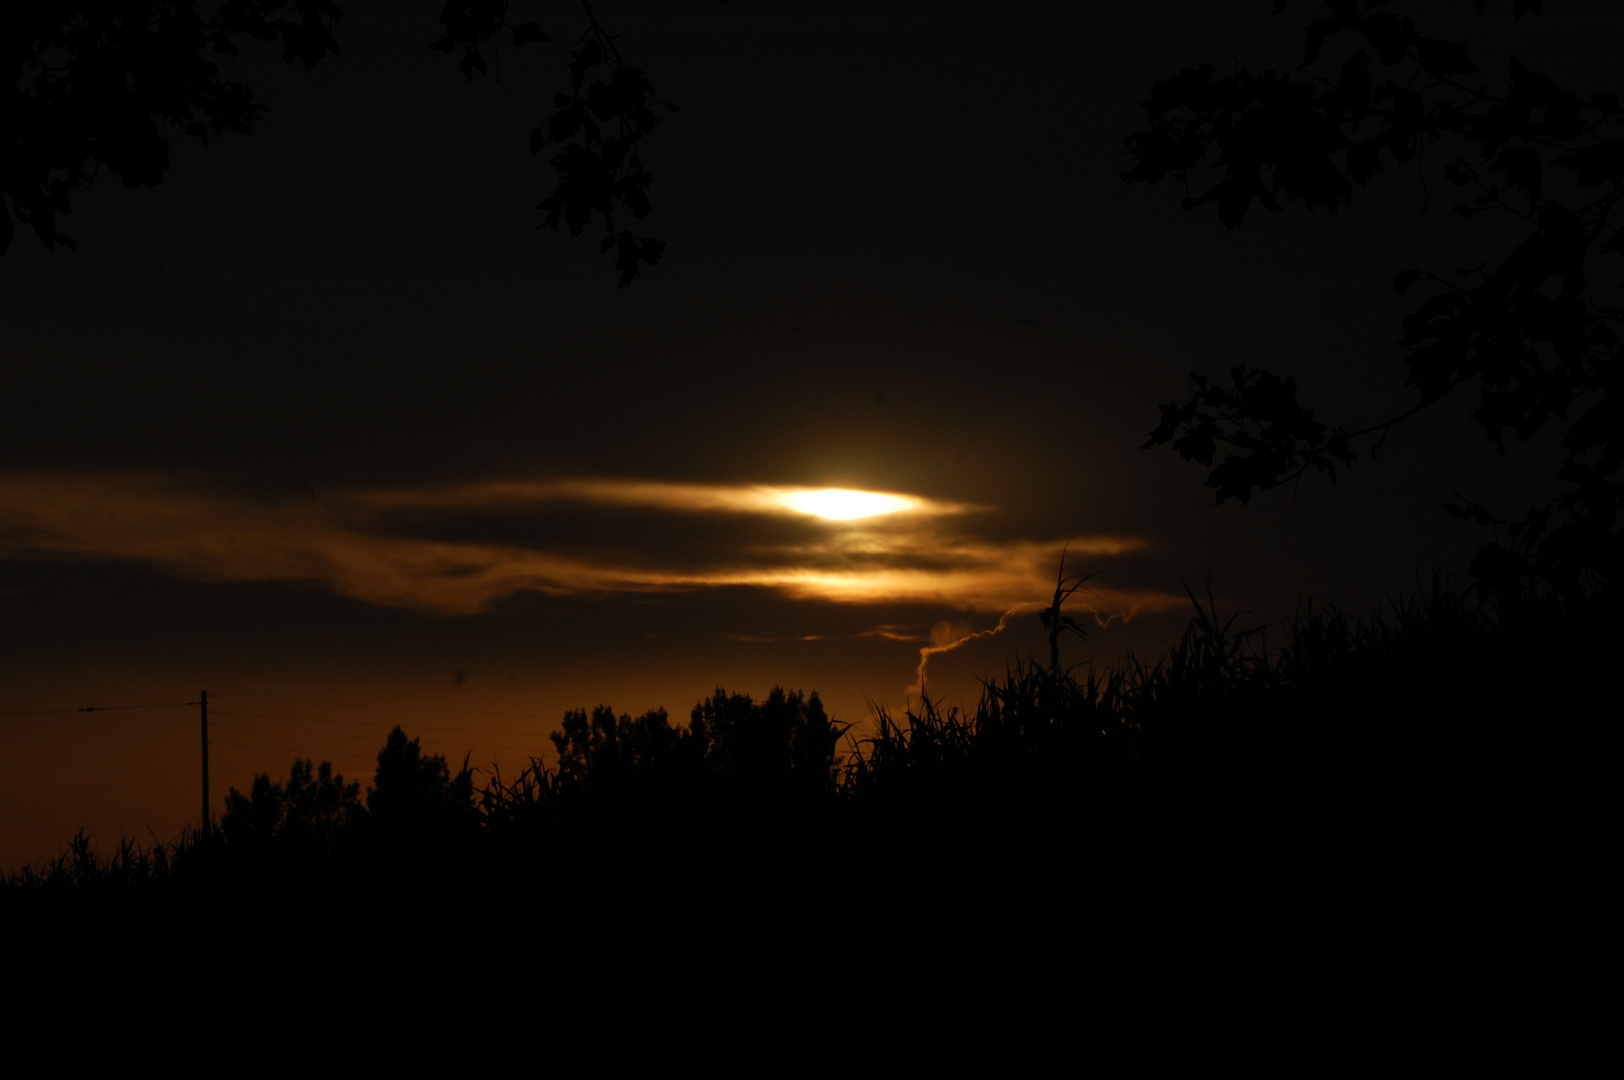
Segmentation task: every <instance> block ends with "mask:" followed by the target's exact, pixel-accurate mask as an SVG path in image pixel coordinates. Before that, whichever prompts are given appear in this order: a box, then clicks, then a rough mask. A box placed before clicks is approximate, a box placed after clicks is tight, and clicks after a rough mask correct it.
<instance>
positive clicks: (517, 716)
mask: <svg viewBox="0 0 1624 1080" xmlns="http://www.w3.org/2000/svg"><path fill="white" fill-rule="evenodd" d="M215 700H216V701H220V700H232V701H263V702H267V703H269V704H273V705H314V706H316V707H317V708H323V709H382V710H384V711H385V712H420V713H438V714H440V715H442V716H501V717H507V718H509V719H513V720H541V721H546V720H547V719H548V718H547V717H545V716H543V715H541V714H540V713H521V712H494V711H491V710H489V709H435V708H430V707H428V706H425V705H374V704H370V703H368V702H343V701H309V700H298V699H294V698H269V697H252V696H248V697H244V696H240V695H230V696H229V698H221V697H219V696H216V698H215ZM194 704H195V703H194Z"/></svg>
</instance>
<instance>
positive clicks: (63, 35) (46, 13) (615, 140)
mask: <svg viewBox="0 0 1624 1080" xmlns="http://www.w3.org/2000/svg"><path fill="white" fill-rule="evenodd" d="M509 6H510V5H509V3H508V0H446V3H445V5H444V7H443V8H442V9H441V12H440V19H439V23H440V30H441V36H440V37H439V38H438V39H437V40H435V41H433V42H430V43H429V44H428V47H429V48H431V49H435V50H438V51H441V52H447V53H457V54H459V67H460V68H461V70H462V72H463V74H464V75H465V76H467V77H468V78H469V79H472V78H473V77H474V76H475V74H480V75H483V74H484V73H485V71H486V63H485V51H486V50H487V49H495V48H497V47H498V46H499V43H500V42H501V41H502V40H503V39H506V40H507V41H509V42H511V44H512V45H513V46H514V47H519V46H523V45H525V44H528V43H532V42H545V41H547V40H548V38H547V35H546V34H544V33H543V32H542V30H541V27H539V26H538V25H537V24H536V23H534V22H515V21H512V20H511V19H510V18H509ZM580 6H581V11H582V13H583V14H584V16H585V19H586V28H585V30H584V31H583V32H582V33H581V35H580V36H579V37H578V38H577V39H576V40H575V43H574V44H573V45H572V46H571V47H570V52H569V83H568V88H567V89H566V90H564V91H561V92H559V93H557V94H555V95H554V98H553V110H552V112H551V113H550V114H549V115H548V116H547V117H545V118H544V119H543V121H542V123H541V125H540V126H539V127H537V128H536V129H535V131H534V132H533V133H532V134H531V137H530V147H531V151H532V152H533V153H541V152H542V151H543V150H545V149H547V148H552V149H553V150H554V151H555V153H554V154H553V156H552V157H551V158H550V159H549V160H550V163H551V165H552V166H553V170H554V172H555V174H556V178H557V182H556V184H555V185H554V187H553V189H552V191H550V192H549V193H548V194H547V195H546V197H545V198H544V199H543V200H542V201H541V203H540V204H538V207H537V208H538V209H540V210H542V211H543V212H544V219H543V221H544V224H546V225H547V226H548V227H550V228H554V229H556V228H558V227H559V226H560V225H562V226H564V227H565V228H567V229H568V230H569V232H570V234H571V235H572V236H578V235H580V233H581V232H582V231H583V230H584V229H585V228H586V227H587V226H588V225H590V224H591V223H592V221H593V220H594V219H596V220H597V221H599V222H600V223H601V224H602V226H603V230H604V239H603V250H604V251H606V252H613V253H614V256H615V268H616V269H617V270H618V271H619V273H620V284H621V285H622V286H624V285H627V284H629V283H630V282H631V281H632V280H633V279H634V278H636V277H637V275H638V272H639V269H640V267H641V266H642V265H644V264H647V265H653V264H655V263H658V262H659V261H660V256H661V254H662V252H663V251H664V247H665V245H664V242H663V241H660V240H655V239H652V238H649V237H640V236H637V235H635V234H634V233H633V232H632V231H631V230H630V229H628V228H626V227H625V222H624V217H625V216H627V215H629V216H630V217H632V218H635V219H639V220H640V219H642V218H643V217H645V216H647V214H648V213H649V210H650V204H649V200H648V189H649V185H650V183H651V182H652V179H653V178H652V176H651V175H650V174H649V172H648V170H647V168H645V166H644V164H643V160H642V157H641V154H640V151H639V147H640V145H641V142H642V139H643V138H644V136H646V135H649V134H650V133H652V132H653V131H654V129H655V128H656V127H657V126H658V114H657V110H658V109H660V108H664V109H666V110H668V111H674V110H675V108H676V107H675V106H674V105H671V104H669V103H662V102H658V101H656V99H655V97H654V87H653V86H652V85H651V84H650V83H649V81H648V79H647V78H646V77H645V76H644V74H643V72H642V71H640V70H639V69H637V68H635V67H632V66H631V65H630V64H628V63H627V62H626V60H625V58H624V57H623V56H622V55H621V53H620V50H619V49H618V48H617V47H616V45H615V41H614V35H612V34H610V33H609V32H608V31H607V30H605V29H604V27H603V25H602V24H601V23H599V21H598V19H597V16H596V14H595V13H594V12H593V9H592V4H591V2H590V0H580ZM341 17H342V10H341V8H340V6H339V4H338V2H337V0H224V2H221V3H218V4H205V3H202V2H200V0H41V2H31V3H27V4H13V5H10V6H9V8H8V10H7V13H6V15H5V16H4V17H0V65H3V70H4V71H5V73H6V78H5V79H4V82H3V88H0V193H3V194H4V197H5V200H9V203H10V205H9V208H8V207H5V206H0V254H3V253H4V252H5V250H6V248H7V247H8V246H9V245H10V242H11V238H12V235H13V232H14V226H13V224H12V219H13V217H15V219H16V220H17V221H18V222H21V223H22V224H25V225H29V226H32V227H33V229H34V231H35V233H36V234H37V235H38V236H39V238H40V241H41V242H42V243H44V244H45V246H46V247H48V248H54V247H56V246H57V245H58V244H61V245H62V246H64V247H68V248H72V247H73V246H74V242H73V240H72V238H71V237H68V236H66V235H64V234H63V233H62V232H60V231H59V229H58V223H57V219H58V218H59V217H61V216H64V215H66V214H68V213H69V212H70V205H69V196H70V195H71V194H72V193H73V192H74V191H75V190H77V189H78V188H81V187H83V186H84V185H86V184H88V183H89V182H90V181H91V180H93V179H94V178H95V177H96V176H97V174H98V173H99V172H100V171H101V170H102V169H103V168H105V169H107V170H108V171H109V172H111V173H112V174H113V175H114V176H116V177H118V179H120V180H122V181H123V182H124V184H125V185H126V186H129V187H137V186H147V187H151V186H155V185H157V184H159V183H160V182H162V180H163V178H164V175H165V173H167V172H168V170H169V137H168V135H167V134H166V131H170V130H177V131H179V132H180V133H182V134H184V135H185V136H187V137H190V138H195V139H197V140H198V141H199V142H201V143H203V145H205V146H207V145H208V142H209V137H210V136H211V135H216V136H217V135H221V134H224V133H226V132H228V131H229V132H237V133H240V134H247V133H248V132H250V131H252V130H253V127H254V124H255V123H256V122H257V121H258V120H259V118H260V117H261V116H262V115H263V114H264V112H265V107H264V106H263V105H261V104H259V103H258V102H257V101H256V100H255V97H254V91H253V90H252V88H251V87H249V86H248V85H247V84H246V83H242V82H233V81H227V80H225V79H224V78H223V77H222V76H221V73H220V67H219V60H221V59H225V58H229V57H234V56H236V55H238V52H239V48H240V46H241V44H242V43H243V42H244V41H245V40H251V41H266V42H271V41H276V42H280V43H281V46H282V59H283V61H285V62H288V63H292V62H295V61H297V62H299V63H302V64H303V65H304V66H305V69H306V70H309V69H310V68H312V67H314V66H315V65H316V64H318V63H319V62H321V60H323V59H324V58H325V57H327V56H328V55H329V54H330V55H333V56H337V55H338V51H339V49H338V41H337V39H336V38H334V36H333V29H334V27H335V25H336V24H337V23H338V21H339V20H340V18H341Z"/></svg>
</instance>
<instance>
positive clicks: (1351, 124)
mask: <svg viewBox="0 0 1624 1080" xmlns="http://www.w3.org/2000/svg"><path fill="white" fill-rule="evenodd" d="M1472 2H1473V6H1474V7H1475V8H1476V9H1477V11H1478V16H1479V17H1480V18H1481V17H1487V16H1485V14H1484V7H1485V3H1484V0H1472ZM1286 6H1287V4H1286V2H1285V0H1277V3H1276V6H1275V10H1276V14H1279V13H1280V12H1282V11H1283V10H1285V8H1286ZM1542 6H1543V3H1542V0H1515V2H1514V3H1513V5H1512V12H1511V13H1512V16H1513V17H1514V18H1516V19H1521V18H1522V17H1523V16H1525V15H1527V14H1530V13H1533V14H1537V13H1538V12H1539V10H1540V9H1541V7H1542ZM1323 7H1324V11H1323V13H1322V14H1318V15H1315V16H1313V17H1312V18H1310V19H1309V20H1308V23H1307V25H1306V27H1305V32H1304V49H1303V56H1302V62H1301V64H1300V65H1299V66H1298V67H1297V68H1296V69H1294V70H1292V71H1287V72H1284V73H1281V72H1275V71H1267V70H1265V71H1262V72H1254V71H1249V70H1243V71H1239V72H1236V73H1234V74H1230V75H1226V76H1223V77H1218V76H1216V74H1215V73H1214V70H1213V68H1212V67H1210V66H1207V65H1203V66H1201V67H1199V68H1194V69H1187V70H1185V71H1182V72H1180V73H1178V74H1177V75H1175V76H1173V77H1172V78H1170V79H1167V80H1165V81H1162V82H1159V83H1157V84H1156V85H1155V86H1154V87H1153V88H1152V90H1151V96H1150V99H1149V100H1148V101H1146V102H1145V103H1144V108H1145V116H1146V127H1145V129H1144V130H1142V131H1140V132H1137V133H1135V134H1133V135H1131V136H1130V137H1129V138H1128V140H1127V144H1126V149H1127V152H1128V154H1129V155H1130V156H1131V157H1132V159H1133V161H1134V164H1133V167H1132V168H1130V169H1128V170H1127V171H1126V172H1124V173H1123V178H1124V179H1125V180H1127V181H1128V182H1130V183H1135V182H1143V183H1148V184H1154V183H1157V182H1159V181H1161V180H1164V179H1171V180H1173V181H1174V182H1176V183H1178V184H1181V185H1183V186H1184V187H1185V190H1186V196H1185V198H1184V200H1183V206H1184V208H1185V209H1186V210H1193V209H1197V208H1200V207H1204V206H1208V205H1214V206H1216V208H1217V211H1218V218H1219V220H1220V221H1221V222H1222V223H1223V224H1225V225H1226V226H1228V227H1230V228H1236V227H1239V226H1240V225H1241V224H1242V223H1243V222H1244V221H1245V219H1246V217H1247V214H1248V213H1249V211H1250V210H1251V207H1252V206H1253V204H1254V203H1255V204H1257V205H1260V206H1262V207H1263V208H1264V209H1266V210H1271V211H1278V210H1282V209H1284V208H1286V207H1287V206H1290V205H1293V204H1295V205H1297V206H1300V207H1301V208H1303V209H1305V210H1310V211H1313V210H1324V211H1325V212H1327V213H1328V214H1335V213H1336V212H1337V211H1338V210H1339V209H1341V208H1343V207H1346V206H1349V205H1351V204H1352V201H1353V193H1354V189H1355V188H1356V187H1364V186H1366V185H1369V184H1371V183H1373V182H1375V181H1376V179H1377V178H1378V177H1379V176H1380V175H1381V174H1383V173H1386V172H1388V171H1389V170H1392V169H1395V168H1399V167H1413V168H1416V169H1420V168H1422V166H1423V164H1424V159H1425V158H1426V156H1427V154H1428V153H1429V151H1430V152H1438V153H1443V154H1447V155H1449V161H1448V164H1447V165H1446V166H1445V168H1444V169H1443V170H1442V177H1443V180H1444V181H1445V182H1446V183H1447V184H1448V185H1449V186H1450V187H1451V188H1452V189H1454V190H1455V192H1456V193H1457V196H1456V198H1457V201H1456V202H1455V204H1454V208H1455V210H1456V212H1457V213H1459V214H1461V215H1462V216H1463V217H1466V218H1478V217H1482V216H1485V215H1496V216H1500V217H1503V218H1506V219H1508V220H1511V221H1513V222H1515V223H1517V224H1518V225H1519V226H1520V228H1521V229H1522V231H1523V235H1522V238H1521V239H1520V240H1518V241H1517V242H1516V243H1515V245H1514V246H1512V248H1511V249H1510V250H1509V251H1507V252H1506V253H1505V254H1504V255H1503V256H1502V257H1501V258H1500V259H1499V260H1498V261H1491V262H1488V263H1485V264H1483V265H1480V266H1475V267H1467V268H1460V269H1457V270H1456V271H1455V272H1454V273H1452V274H1440V273H1436V272H1432V271H1422V270H1410V271H1406V272H1404V273H1401V274H1399V275H1398V277H1397V279H1396V280H1395V282H1394V287H1395V289H1397V290H1398V291H1399V292H1400V293H1407V292H1409V291H1410V290H1412V289H1415V288H1416V287H1418V286H1420V287H1422V288H1423V289H1424V290H1425V296H1424V297H1423V299H1422V300H1421V302H1420V303H1419V305H1418V306H1417V307H1416V308H1415V309H1414V310H1413V311H1411V312H1410V314H1409V315H1407V316H1406V317H1405V319H1404V322H1403V332H1402V335H1401V336H1400V338H1399V344H1400V345H1401V347H1402V348H1403V350H1404V362H1405V365H1406V368H1407V379H1406V385H1407V386H1408V387H1410V388H1411V389H1412V390H1413V391H1414V393H1415V395H1416V403H1415V405H1414V406H1412V407H1411V408H1409V409H1406V410H1404V411H1403V412H1401V413H1400V414H1398V415H1396V416H1393V417H1390V418H1387V419H1385V420H1382V421H1380V422H1378V423H1374V424H1370V425H1367V426H1364V427H1361V428H1357V429H1355V430H1349V429H1347V428H1345V427H1341V426H1333V425H1329V424H1326V423H1325V422H1323V421H1321V420H1320V419H1318V418H1317V416H1316V414H1315V412H1314V410H1313V409H1310V408H1307V407H1305V406H1303V405H1302V404H1301V403H1300V402H1299V401H1298V399H1297V388H1296V384H1295V382H1294V381H1293V380H1292V379H1290V378H1286V377H1281V376H1278V375H1274V374H1270V373H1268V372H1264V371H1258V370H1254V369H1251V368H1247V367H1244V366H1241V367H1237V368H1235V369H1234V370H1233V371H1232V372H1230V377H1229V384H1230V385H1228V386H1224V385H1219V384H1217V383H1214V382H1210V381H1209V380H1208V379H1206V378H1205V377H1203V376H1200V375H1192V378H1193V379H1194V381H1195V393H1194V394H1193V395H1192V396H1191V397H1190V398H1189V399H1188V400H1186V401H1184V402H1182V403H1181V402H1178V401H1174V402H1170V403H1168V404H1167V405H1164V406H1162V411H1161V422H1160V423H1159V424H1158V425H1157V427H1156V428H1155V430H1154V431H1152V432H1151V433H1150V437H1149V439H1148V441H1147V442H1146V443H1145V446H1146V447H1147V448H1148V447H1152V446H1158V445H1164V444H1168V443H1171V444H1172V446H1173V448H1174V449H1175V450H1176V451H1178V452H1179V453H1180V454H1181V455H1182V456H1183V457H1184V459H1185V460H1186V461H1195V462H1198V463H1199V464H1201V465H1203V466H1206V467H1208V468H1209V469H1210V470H1211V472H1210V473H1209V475H1208V478H1207V481H1206V483H1207V486H1209V487H1212V488H1214V489H1215V490H1216V495H1217V501H1218V502H1219V503H1222V502H1223V501H1225V500H1226V499H1229V498H1236V499H1238V500H1240V501H1241V502H1243V503H1244V502H1246V501H1247V499H1248V498H1249V497H1250V496H1251V494H1252V493H1253V492H1256V491H1265V490H1268V489H1270V488H1272V487H1276V486H1279V485H1280V484H1283V483H1288V482H1295V481H1296V480H1298V479H1300V478H1301V477H1302V476H1303V475H1304V474H1305V473H1307V472H1309V471H1315V472H1319V473H1323V474H1325V475H1327V476H1328V477H1330V478H1331V480H1332V481H1333V482H1334V480H1335V477H1336V471H1337V469H1338V468H1347V467H1349V466H1351V465H1352V464H1353V463H1354V461H1355V460H1357V458H1358V456H1359V451H1358V450H1357V446H1358V444H1359V443H1360V441H1361V440H1371V442H1372V450H1373V449H1374V447H1375V446H1379V444H1380V440H1381V439H1382V438H1383V437H1385V435H1386V434H1387V432H1388V431H1390V430H1391V429H1392V428H1393V427H1394V426H1395V425H1397V424H1399V423H1401V422H1403V421H1405V420H1407V419H1408V418H1410V417H1412V416H1414V415H1416V414H1418V413H1420V412H1421V411H1423V410H1424V409H1426V408H1427V407H1428V406H1431V405H1433V404H1434V403H1436V402H1438V401H1440V400H1442V399H1443V398H1445V397H1446V396H1448V395H1449V394H1451V393H1452V392H1453V391H1455V390H1456V389H1458V388H1460V387H1462V386H1468V385H1475V386H1476V387H1477V391H1478V401H1477V408H1476V409H1475V411H1474V412H1473V413H1472V417H1473V419H1474V420H1476V421H1477V422H1478V424H1479V425H1481V426H1482V428H1483V429H1484V431H1485V433H1486V434H1487V435H1488V437H1489V439H1490V440H1491V442H1492V443H1493V444H1494V446H1495V447H1496V448H1497V449H1498V450H1500V452H1502V453H1503V452H1504V450H1505V436H1506V434H1507V433H1510V434H1512V435H1514V436H1515V437H1516V438H1518V439H1519V440H1527V439H1529V438H1530V437H1532V436H1533V435H1534V434H1535V433H1536V432H1538V431H1540V430H1541V429H1543V428H1544V427H1545V426H1546V425H1547V424H1549V423H1558V424H1563V425H1565V433H1564V437H1563V451H1564V460H1563V462H1562V464H1561V466H1560V467H1559V468H1558V470H1557V472H1556V478H1557V479H1558V480H1559V481H1561V482H1562V484H1563V485H1564V486H1565V488H1566V490H1565V491H1564V493H1563V494H1561V495H1560V496H1558V497H1557V498H1555V499H1553V500H1551V501H1549V502H1547V503H1543V504H1540V505H1537V506H1534V507H1532V508H1530V509H1529V510H1528V511H1527V512H1526V513H1525V514H1524V515H1523V516H1522V517H1521V518H1520V519H1518V520H1516V521H1511V522H1506V521H1503V520H1500V519H1498V518H1496V517H1495V516H1494V515H1493V514H1492V513H1491V512H1490V511H1489V510H1488V509H1487V508H1485V507H1483V506H1481V505H1479V504H1476V503H1467V504H1465V505H1461V506H1453V507H1450V508H1449V510H1450V512H1451V513H1453V514H1455V515H1456V516H1460V517H1471V518H1474V519H1476V520H1478V521H1480V522H1483V523H1484V524H1486V525H1495V526H1500V525H1504V526H1506V528H1507V539H1508V540H1509V544H1503V543H1501V541H1500V539H1499V538H1497V539H1496V540H1495V541H1494V542H1492V543H1488V544H1485V545H1483V546H1482V547H1481V548H1480V549H1479V551H1478V555H1477V557H1476V558H1475V559H1474V561H1473V565H1472V572H1473V574H1474V576H1476V577H1477V578H1478V580H1479V582H1480V583H1482V584H1483V585H1485V586H1486V587H1488V588H1490V589H1491V590H1493V591H1496V592H1498V593H1500V594H1501V595H1506V596H1509V595H1512V594H1514V593H1517V592H1519V591H1525V590H1527V589H1528V588H1530V587H1534V588H1540V589H1544V590H1547V591H1551V592H1554V594H1555V595H1557V596H1558V597H1560V598H1562V599H1564V600H1566V601H1570V602H1580V601H1583V600H1584V599H1585V598H1587V597H1594V596H1595V595H1597V594H1598V593H1600V592H1609V593H1616V591H1617V590H1618V589H1619V587H1620V579H1621V573H1624V558H1621V543H1620V525H1621V523H1624V411H1621V410H1624V405H1621V402H1624V363H1621V351H1620V350H1621V344H1620V337H1619V331H1620V323H1621V320H1624V308H1621V307H1620V305H1619V303H1618V296H1619V293H1618V287H1619V285H1620V284H1621V283H1624V275H1621V274H1620V270H1621V268H1624V264H1621V262H1620V256H1624V234H1621V232H1620V227H1621V222H1620V214H1619V205H1620V202H1621V200H1624V104H1621V100H1620V96H1619V95H1618V94H1616V93H1590V94H1583V93H1579V92H1577V91H1574V90H1572V89H1569V88H1566V87H1563V86H1561V85H1559V84H1558V83H1557V82H1556V81H1554V80H1553V79H1552V78H1550V77H1549V76H1547V75H1545V74H1542V73H1540V72H1536V71H1532V70H1529V69H1528V68H1525V67H1523V66H1522V65H1521V64H1519V63H1518V62H1517V61H1516V60H1515V59H1512V60H1510V62H1509V64H1508V66H1507V71H1506V73H1505V75H1504V77H1503V78H1493V77H1491V76H1490V75H1489V74H1487V73H1485V72H1484V70H1483V69H1481V68H1480V67H1479V66H1478V65H1477V64H1476V63H1474V61H1473V59H1472V56H1471V52H1470V49H1469V48H1468V46H1467V44H1466V43H1464V42H1460V41H1448V40H1443V39H1440V38H1435V37H1429V36H1426V35H1425V34H1423V33H1422V32H1421V30H1420V28H1419V27H1418V26H1417V24H1416V22H1415V20H1414V19H1412V18H1411V17H1410V16H1409V15H1407V14H1403V13H1402V12H1400V11H1396V10H1391V9H1394V8H1398V7H1400V5H1399V4H1396V3H1394V2H1392V0H1324V3H1323ZM1220 454H1222V458H1221V459H1220V457H1219V455H1220Z"/></svg>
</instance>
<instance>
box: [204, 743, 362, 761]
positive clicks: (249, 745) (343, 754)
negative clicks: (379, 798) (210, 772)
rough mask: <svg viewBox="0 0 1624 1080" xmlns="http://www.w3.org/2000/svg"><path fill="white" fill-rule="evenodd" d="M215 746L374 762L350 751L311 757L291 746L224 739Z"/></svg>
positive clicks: (316, 755) (315, 755) (317, 755)
mask: <svg viewBox="0 0 1624 1080" xmlns="http://www.w3.org/2000/svg"><path fill="white" fill-rule="evenodd" d="M214 745H215V746H236V747H240V748H242V749H244V750H275V751H276V752H277V753H280V754H295V755H299V756H308V757H312V758H316V757H321V758H335V757H342V758H351V759H353V760H355V761H371V760H372V756H371V755H369V754H359V753H351V752H349V751H340V752H338V753H336V754H309V755H306V754H304V752H303V751H301V750H297V749H295V748H293V747H291V746H264V745H261V744H259V743H240V742H227V741H226V740H224V739H215V740H214Z"/></svg>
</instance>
